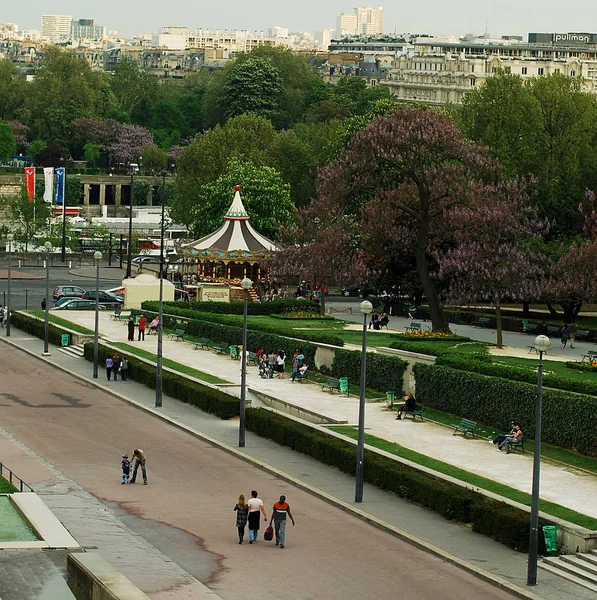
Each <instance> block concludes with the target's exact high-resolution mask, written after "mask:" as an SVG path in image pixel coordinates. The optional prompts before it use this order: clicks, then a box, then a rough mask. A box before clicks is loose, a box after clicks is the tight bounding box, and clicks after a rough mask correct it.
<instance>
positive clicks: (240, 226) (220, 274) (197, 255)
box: [176, 185, 276, 287]
mask: <svg viewBox="0 0 597 600" xmlns="http://www.w3.org/2000/svg"><path fill="white" fill-rule="evenodd" d="M240 189H241V188H240V186H239V185H237V186H235V188H234V190H235V192H234V200H233V201H232V204H231V205H230V208H229V209H228V212H227V213H226V215H225V216H224V224H223V225H222V226H221V227H220V228H219V229H218V230H217V231H214V233H211V234H209V235H206V236H204V237H202V238H201V239H198V240H196V241H194V242H189V243H188V244H177V245H176V252H177V253H178V255H179V256H180V258H181V259H182V264H183V269H182V271H183V281H184V282H185V283H187V285H188V284H194V283H221V284H228V285H231V286H239V285H240V282H241V280H242V279H244V278H245V277H248V278H249V279H251V280H252V281H253V282H254V283H255V284H256V285H257V286H258V287H262V286H261V284H263V283H265V280H267V278H268V273H267V268H265V266H264V265H265V263H266V262H267V261H268V260H269V259H270V258H272V256H274V254H275V252H276V246H275V244H274V242H272V241H271V240H269V239H267V238H266V237H265V236H263V235H261V234H260V233H258V232H257V231H255V229H253V227H252V226H251V224H250V223H249V215H248V214H247V211H246V210H245V207H244V205H243V202H242V199H241V197H240Z"/></svg>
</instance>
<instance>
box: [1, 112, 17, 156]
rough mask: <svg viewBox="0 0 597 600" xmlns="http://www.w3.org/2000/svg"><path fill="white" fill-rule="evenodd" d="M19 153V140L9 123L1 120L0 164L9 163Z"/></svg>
mask: <svg viewBox="0 0 597 600" xmlns="http://www.w3.org/2000/svg"><path fill="white" fill-rule="evenodd" d="M16 151H17V139H16V138H15V134H14V132H13V129H12V127H11V126H10V124H9V123H5V122H4V121H2V120H0V162H8V160H9V159H10V157H11V156H14V155H15V153H16Z"/></svg>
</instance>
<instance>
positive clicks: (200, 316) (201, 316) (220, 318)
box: [137, 301, 344, 349]
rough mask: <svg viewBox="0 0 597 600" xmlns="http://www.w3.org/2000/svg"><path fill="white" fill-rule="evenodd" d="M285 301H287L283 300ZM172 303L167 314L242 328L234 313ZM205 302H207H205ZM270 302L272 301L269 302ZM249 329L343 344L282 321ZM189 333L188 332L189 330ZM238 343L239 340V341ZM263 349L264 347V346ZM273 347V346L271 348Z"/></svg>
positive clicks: (151, 306) (153, 307)
mask: <svg viewBox="0 0 597 600" xmlns="http://www.w3.org/2000/svg"><path fill="white" fill-rule="evenodd" d="M285 302H287V301H285ZM172 304H174V303H166V305H165V306H164V313H165V314H169V315H174V316H178V317H184V318H185V319H192V320H197V321H203V322H206V323H210V324H213V323H220V324H222V325H226V326H228V327H234V328H236V329H239V330H242V325H241V324H240V323H239V319H238V317H237V316H235V315H227V314H214V313H211V314H210V313H206V312H201V311H199V310H192V309H190V308H188V302H183V303H182V305H183V307H185V308H181V307H180V306H172ZM191 304H204V303H197V302H194V303H191ZM205 304H207V303H205ZM212 304H223V303H219V302H212ZM270 304H272V303H270ZM141 306H142V308H143V310H144V311H146V312H147V311H151V312H154V313H157V312H158V310H159V302H155V301H147V302H143V303H142V305H141ZM137 312H139V311H137ZM248 330H249V331H259V332H261V333H270V334H272V335H276V336H285V337H288V338H293V339H297V338H298V339H301V340H308V341H311V342H318V343H320V344H329V345H330V346H344V340H343V339H342V338H340V337H338V336H336V335H333V334H329V333H325V332H320V331H302V330H301V331H298V330H296V329H292V328H289V327H288V326H285V325H284V323H283V322H280V324H279V325H278V324H277V323H274V322H272V323H271V324H270V325H268V324H265V323H259V325H258V326H255V325H251V323H249V325H248ZM189 333H190V332H189ZM299 336H300V337H299ZM239 343H240V342H239ZM264 349H265V348H264ZM272 349H274V348H272Z"/></svg>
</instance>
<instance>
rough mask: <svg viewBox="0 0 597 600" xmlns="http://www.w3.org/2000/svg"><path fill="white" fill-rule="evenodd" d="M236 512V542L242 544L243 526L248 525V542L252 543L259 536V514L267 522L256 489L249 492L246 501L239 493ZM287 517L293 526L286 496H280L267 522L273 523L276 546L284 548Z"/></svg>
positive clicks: (292, 518) (263, 507)
mask: <svg viewBox="0 0 597 600" xmlns="http://www.w3.org/2000/svg"><path fill="white" fill-rule="evenodd" d="M234 510H235V512H236V528H237V530H238V543H239V544H242V543H243V540H244V537H245V527H246V526H247V524H248V525H249V544H253V543H254V542H256V541H257V538H258V537H259V524H260V522H261V515H263V520H264V522H267V513H266V512H265V506H264V504H263V501H262V500H261V499H260V498H259V494H258V493H257V491H256V490H253V491H252V492H251V498H250V499H249V500H248V501H247V500H245V497H244V496H243V495H242V494H241V495H240V496H239V498H238V502H237V503H236V506H235V507H234ZM287 517H289V518H290V520H291V521H292V525H293V526H294V517H293V516H292V513H291V512H290V505H289V504H288V502H286V496H280V499H279V500H278V501H277V502H275V503H274V506H273V507H272V513H271V517H270V520H269V524H270V525H271V524H272V523H273V525H274V531H275V535H276V546H279V547H280V548H284V543H285V541H286V520H287Z"/></svg>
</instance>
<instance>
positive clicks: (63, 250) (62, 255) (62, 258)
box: [46, 156, 66, 303]
mask: <svg viewBox="0 0 597 600" xmlns="http://www.w3.org/2000/svg"><path fill="white" fill-rule="evenodd" d="M59 162H60V166H61V167H62V169H63V173H62V248H61V249H60V261H61V262H63V263H65V262H66V161H65V160H64V156H61V157H60V160H59ZM48 301H49V299H46V303H47V302H48Z"/></svg>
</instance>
